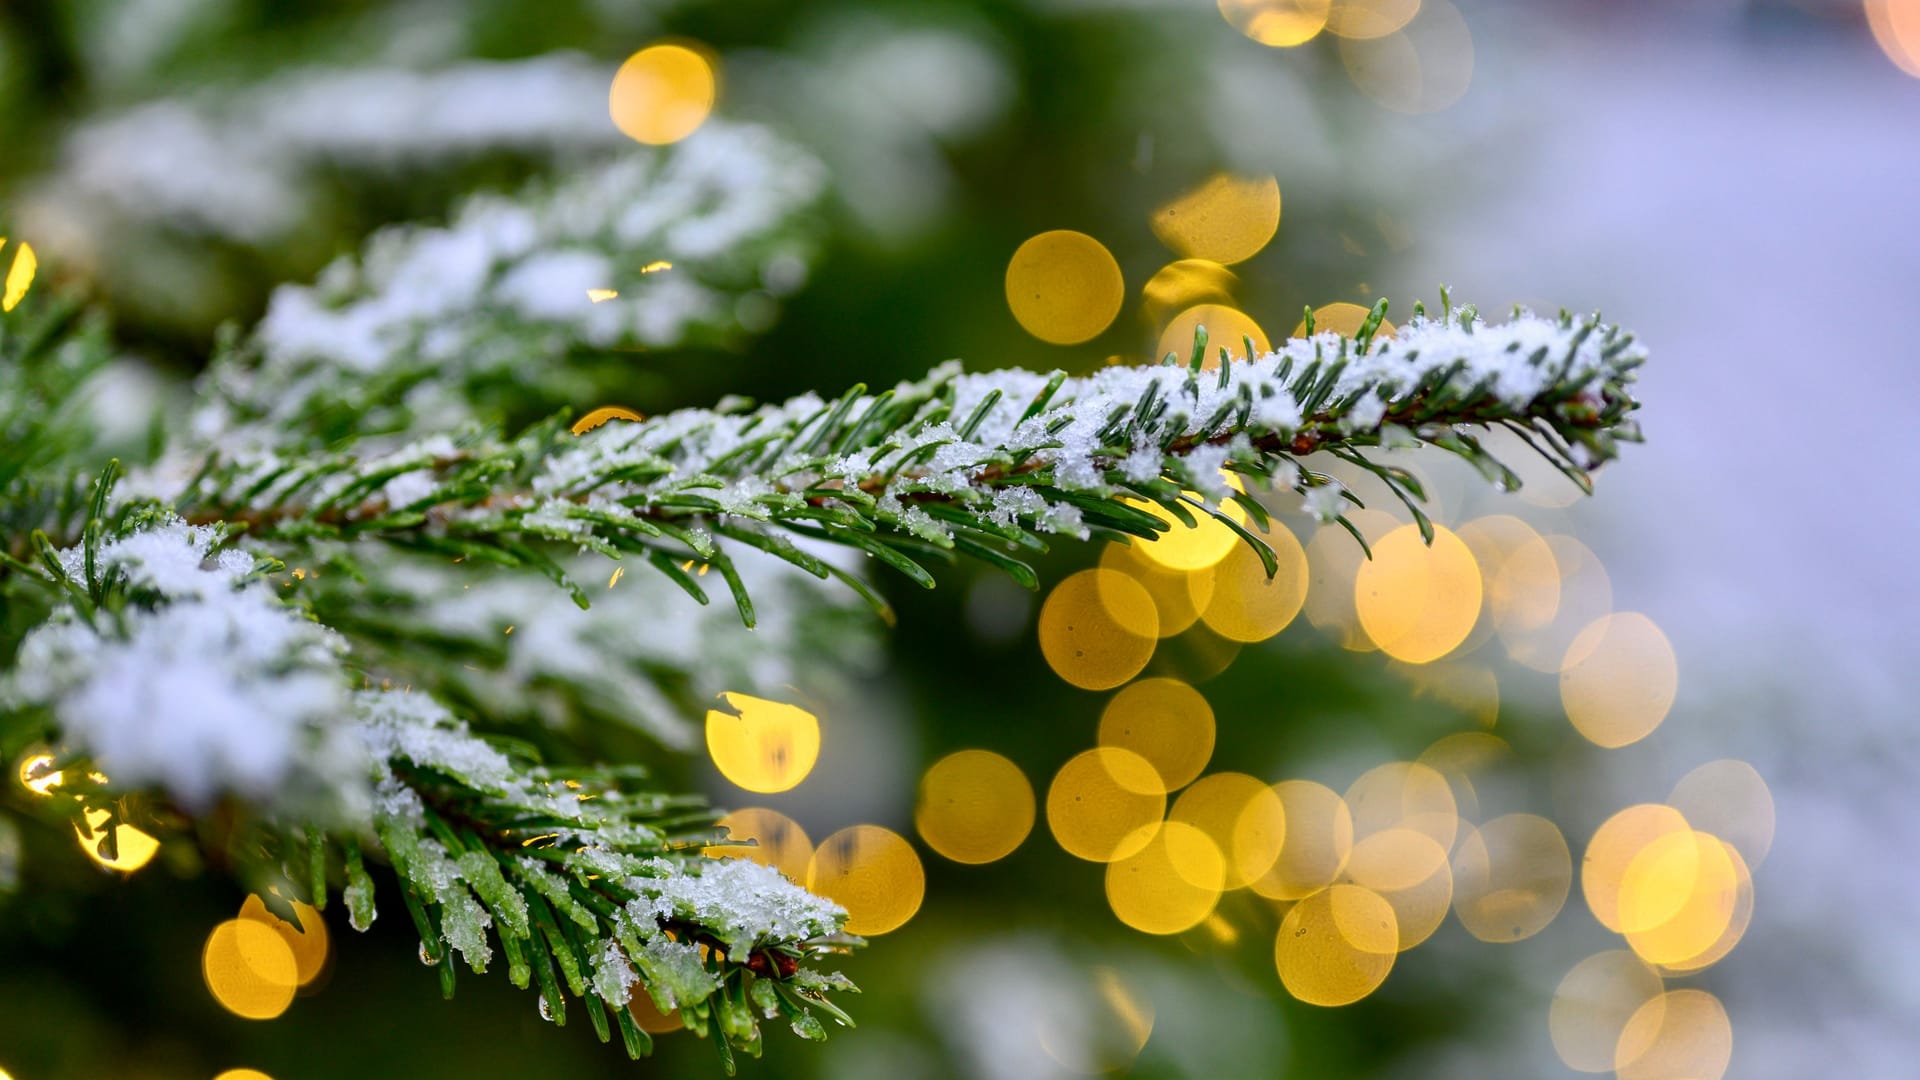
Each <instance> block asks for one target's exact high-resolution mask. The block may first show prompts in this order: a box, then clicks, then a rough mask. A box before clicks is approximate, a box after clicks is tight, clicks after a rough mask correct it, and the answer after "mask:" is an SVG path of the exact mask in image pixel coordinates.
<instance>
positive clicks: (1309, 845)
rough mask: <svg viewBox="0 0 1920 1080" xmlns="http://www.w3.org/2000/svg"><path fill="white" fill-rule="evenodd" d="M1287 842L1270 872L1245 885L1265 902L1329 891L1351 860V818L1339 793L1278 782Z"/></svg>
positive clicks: (1275, 788) (1310, 783) (1308, 782)
mask: <svg viewBox="0 0 1920 1080" xmlns="http://www.w3.org/2000/svg"><path fill="white" fill-rule="evenodd" d="M1273 793H1274V794H1275V795H1278V796H1279V797H1280V808H1281V812H1282V814H1283V817H1284V820H1285V822H1286V837H1285V839H1284V841H1283V842H1282V843H1281V845H1280V855H1279V857H1278V858H1276V859H1275V860H1274V863H1273V868H1272V869H1270V870H1268V871H1267V872H1266V873H1265V874H1264V875H1262V876H1261V877H1259V878H1256V879H1255V880H1254V881H1252V882H1251V883H1250V887H1251V888H1252V889H1253V891H1254V892H1256V893H1259V894H1260V895H1261V896H1264V897H1267V898H1268V899H1270V900H1299V899H1301V898H1303V897H1306V896H1311V895H1312V894H1314V893H1316V892H1319V891H1320V890H1322V889H1324V888H1326V887H1327V886H1328V885H1331V884H1332V883H1333V882H1334V881H1335V880H1336V879H1337V878H1339V876H1340V874H1341V872H1342V871H1343V870H1345V869H1346V867H1347V860H1348V859H1349V858H1351V857H1352V855H1353V812H1352V811H1351V810H1350V809H1348V807H1347V804H1346V801H1345V800H1344V799H1342V798H1341V797H1340V795H1339V793H1338V792H1336V791H1334V790H1333V789H1332V788H1330V787H1327V786H1326V785H1324V784H1316V783H1314V782H1313V781H1311V780H1282V781H1281V782H1280V783H1278V784H1275V785H1273Z"/></svg>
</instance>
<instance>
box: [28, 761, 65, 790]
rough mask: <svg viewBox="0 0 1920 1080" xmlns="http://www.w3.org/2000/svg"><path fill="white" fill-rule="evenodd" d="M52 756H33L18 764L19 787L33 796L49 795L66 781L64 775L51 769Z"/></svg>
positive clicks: (57, 770)
mask: <svg viewBox="0 0 1920 1080" xmlns="http://www.w3.org/2000/svg"><path fill="white" fill-rule="evenodd" d="M53 762H54V758H53V755H52V754H33V755H31V756H29V757H27V758H25V759H24V760H22V761H21V762H20V786H21V787H24V788H26V789H27V790H28V791H31V792H33V793H34V794H35V795H51V794H53V789H54V788H57V787H59V786H60V785H61V783H62V782H63V781H65V780H66V774H64V773H62V772H61V771H60V770H59V769H56V768H54V767H53Z"/></svg>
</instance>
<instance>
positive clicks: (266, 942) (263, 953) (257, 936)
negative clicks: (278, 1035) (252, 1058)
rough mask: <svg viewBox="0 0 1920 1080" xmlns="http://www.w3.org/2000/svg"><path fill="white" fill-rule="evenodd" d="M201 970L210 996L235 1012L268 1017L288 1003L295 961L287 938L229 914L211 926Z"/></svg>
mask: <svg viewBox="0 0 1920 1080" xmlns="http://www.w3.org/2000/svg"><path fill="white" fill-rule="evenodd" d="M200 970H201V973H202V974H203V975H204V976H205V977H206V980H207V989H208V990H209V991H211V992H212V993H213V997H214V1000H216V1001H218V1002H219V1003H220V1004H221V1006H222V1007H224V1008H225V1009H226V1010H227V1011H228V1012H230V1013H232V1014H234V1015H235V1016H239V1017H244V1018H245V1019H248V1020H271V1019H273V1018H274V1017H276V1016H279V1015H280V1014H281V1013H283V1012H286V1011H287V1006H288V1005H291V1004H293V991H294V989H295V988H296V987H297V986H299V971H300V967H299V963H298V962H297V961H296V960H295V959H294V955H293V950H292V949H291V948H289V947H288V945H287V943H286V940H285V939H283V938H282V937H281V936H280V935H279V934H278V933H276V932H275V931H274V929H273V928H272V927H271V926H268V925H266V924H265V923H260V922H255V921H254V920H252V919H229V920H227V921H226V922H223V923H221V924H220V925H219V926H216V927H214V928H213V932H212V933H211V934H208V935H207V943H206V947H205V948H204V949H202V950H201V954H200Z"/></svg>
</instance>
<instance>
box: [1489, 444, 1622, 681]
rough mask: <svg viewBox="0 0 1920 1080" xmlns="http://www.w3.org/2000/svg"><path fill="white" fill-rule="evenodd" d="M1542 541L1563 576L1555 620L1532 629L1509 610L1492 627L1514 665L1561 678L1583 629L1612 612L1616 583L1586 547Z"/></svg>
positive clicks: (1569, 540) (1559, 539)
mask: <svg viewBox="0 0 1920 1080" xmlns="http://www.w3.org/2000/svg"><path fill="white" fill-rule="evenodd" d="M1526 452H1527V453H1532V451H1526ZM1536 456H1537V455H1536ZM1482 520H1485V519H1482ZM1543 539H1544V540H1545V542H1546V545H1547V550H1548V553H1549V554H1550V555H1551V556H1552V557H1553V565H1554V567H1555V568H1556V569H1557V571H1558V572H1559V575H1560V582H1559V587H1558V589H1557V590H1556V592H1557V597H1556V600H1555V603H1554V610H1553V615H1552V617H1551V618H1550V619H1549V620H1548V621H1547V622H1546V623H1544V624H1540V625H1533V624H1531V621H1530V620H1528V619H1525V618H1522V617H1518V615H1517V612H1515V611H1514V610H1513V609H1511V608H1509V609H1508V611H1507V613H1506V617H1505V618H1501V619H1499V620H1497V621H1496V622H1495V623H1494V629H1495V630H1496V631H1497V632H1498V633H1499V635H1500V640H1501V642H1502V643H1503V644H1504V645H1506V647H1507V655H1508V656H1510V657H1512V658H1513V659H1514V660H1515V661H1516V662H1518V663H1520V664H1522V665H1524V666H1526V667H1529V668H1532V669H1533V670H1535V671H1543V672H1547V673H1549V674H1555V675H1557V674H1559V672H1560V667H1561V664H1562V663H1563V662H1564V661H1565V660H1566V656H1567V648H1568V646H1570V645H1572V644H1573V639H1574V638H1575V637H1577V636H1579V634H1580V631H1582V630H1585V629H1586V628H1587V627H1588V626H1589V625H1591V624H1592V623H1593V622H1594V620H1596V619H1600V618H1603V617H1605V616H1607V615H1609V614H1611V613H1612V611H1613V583H1612V582H1611V581H1610V580H1609V579H1608V577H1607V570H1606V567H1604V566H1602V565H1601V564H1600V559H1599V557H1598V556H1596V555H1595V554H1594V553H1593V552H1592V551H1591V550H1589V549H1588V548H1587V546H1586V545H1585V544H1582V543H1581V542H1580V541H1578V540H1575V539H1574V538H1573V537H1571V536H1559V535H1556V536H1548V537H1544V538H1543ZM1528 559H1529V561H1530V563H1531V564H1532V565H1533V566H1535V567H1536V568H1537V567H1538V566H1539V562H1538V559H1539V556H1538V553H1537V552H1536V553H1535V554H1534V555H1531V556H1528ZM1496 584H1503V587H1504V586H1505V585H1512V584H1514V580H1513V578H1512V577H1511V576H1509V578H1508V580H1507V582H1505V583H1498V582H1496ZM1533 603H1534V604H1536V605H1538V604H1540V603H1541V602H1540V601H1538V600H1535V601H1533ZM1532 610H1533V611H1534V613H1535V614H1537V613H1538V612H1539V610H1540V608H1539V607H1538V606H1535V607H1534V608H1533V609H1532Z"/></svg>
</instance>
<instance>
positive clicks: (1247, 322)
mask: <svg viewBox="0 0 1920 1080" xmlns="http://www.w3.org/2000/svg"><path fill="white" fill-rule="evenodd" d="M1202 326H1204V327H1206V328H1207V352H1206V356H1205V357H1204V358H1203V359H1202V360H1201V363H1200V369H1201V370H1202V371H1214V370H1216V369H1218V368H1219V367H1220V350H1221V348H1223V347H1224V348H1225V349H1226V350H1227V355H1228V356H1229V357H1231V358H1233V359H1235V360H1245V359H1247V345H1246V341H1245V339H1246V338H1252V339H1253V350H1254V355H1256V356H1264V355H1266V354H1267V353H1268V352H1271V351H1272V350H1273V346H1272V345H1271V344H1270V343H1269V342H1268V341H1267V332H1266V331H1265V330H1262V329H1260V324H1259V323H1257V322H1254V321H1253V319H1252V317H1250V316H1249V315H1247V313H1246V312H1244V311H1241V310H1240V309H1239V308H1236V307H1231V306H1229V305H1226V304H1195V305H1194V306H1193V307H1190V308H1188V309H1186V310H1185V311H1182V312H1181V313H1180V314H1178V315H1176V316H1174V317H1173V320H1172V321H1171V322H1169V323H1167V328H1166V329H1165V330H1162V331H1161V332H1160V344H1159V346H1158V347H1157V348H1155V350H1154V353H1153V357H1154V359H1155V360H1161V359H1164V358H1165V357H1166V355H1167V354H1168V353H1172V354H1173V355H1174V356H1176V357H1178V358H1179V360H1180V362H1181V363H1186V362H1188V361H1189V360H1190V359H1191V358H1192V356H1193V337H1194V333H1195V331H1197V330H1199V328H1200V327H1202Z"/></svg>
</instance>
